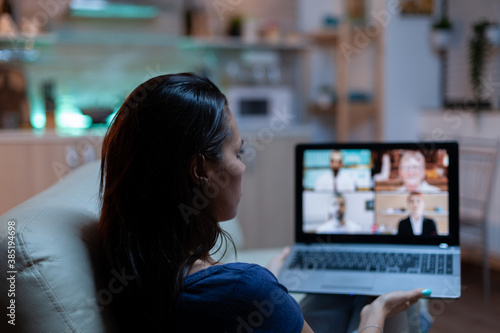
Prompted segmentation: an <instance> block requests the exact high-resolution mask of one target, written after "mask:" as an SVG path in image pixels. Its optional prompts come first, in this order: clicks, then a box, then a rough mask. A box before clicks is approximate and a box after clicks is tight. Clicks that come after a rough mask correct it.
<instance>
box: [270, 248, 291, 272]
mask: <svg viewBox="0 0 500 333" xmlns="http://www.w3.org/2000/svg"><path fill="white" fill-rule="evenodd" d="M289 254H290V247H289V246H287V247H285V248H284V249H283V250H281V252H280V254H278V255H277V256H276V257H274V258H273V259H272V260H271V261H270V262H269V263H268V264H267V266H266V268H267V269H268V270H270V271H271V272H272V273H273V274H274V275H276V276H278V273H279V271H280V269H281V267H282V266H283V262H284V261H285V259H286V257H288V255H289Z"/></svg>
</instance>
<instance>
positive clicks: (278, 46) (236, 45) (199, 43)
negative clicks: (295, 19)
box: [183, 37, 308, 51]
mask: <svg viewBox="0 0 500 333" xmlns="http://www.w3.org/2000/svg"><path fill="white" fill-rule="evenodd" d="M183 47H184V48H186V49H203V48H210V49H221V50H241V49H252V50H255V49H260V50H282V51H304V50H306V49H307V48H308V44H307V43H306V42H304V41H301V40H293V41H292V40H279V41H276V42H271V41H266V40H259V41H256V42H255V43H251V42H246V41H244V40H243V39H242V38H239V37H206V38H205V37H204V38H202V37H194V38H190V39H186V40H185V44H184V45H183Z"/></svg>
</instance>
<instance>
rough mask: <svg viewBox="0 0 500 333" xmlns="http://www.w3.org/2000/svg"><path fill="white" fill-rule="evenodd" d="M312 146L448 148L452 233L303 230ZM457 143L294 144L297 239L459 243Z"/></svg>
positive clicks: (418, 243) (335, 147)
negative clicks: (305, 181)
mask: <svg viewBox="0 0 500 333" xmlns="http://www.w3.org/2000/svg"><path fill="white" fill-rule="evenodd" d="M310 149H328V150H330V149H332V150H334V149H335V150H339V149H369V150H392V149H411V150H421V151H433V150H436V149H446V151H447V153H448V157H449V164H448V194H449V197H448V211H449V220H448V225H449V234H448V235H447V236H411V237H403V236H397V235H366V234H365V235H362V234H355V235H346V234H314V233H305V232H304V231H303V228H302V225H303V203H302V200H303V172H304V151H306V150H310ZM458 161H459V160H458V143H457V142H384V143H315V144H312V143H308V144H298V145H297V146H296V147H295V240H296V242H298V243H305V244H311V243H369V244H411V245H440V244H447V245H449V246H458V245H459V184H458V172H459V168H458V163H459V162H458Z"/></svg>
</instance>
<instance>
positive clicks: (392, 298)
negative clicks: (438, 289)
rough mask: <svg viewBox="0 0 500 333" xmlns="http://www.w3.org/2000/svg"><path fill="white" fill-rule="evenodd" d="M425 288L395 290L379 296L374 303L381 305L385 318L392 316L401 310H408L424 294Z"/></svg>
mask: <svg viewBox="0 0 500 333" xmlns="http://www.w3.org/2000/svg"><path fill="white" fill-rule="evenodd" d="M422 290H423V289H414V290H411V291H393V292H391V293H387V294H384V295H382V296H379V297H377V298H376V299H375V300H374V301H373V302H372V305H374V306H378V307H381V308H382V309H383V312H384V313H385V318H390V317H392V316H394V315H396V314H398V313H399V312H401V311H406V310H408V308H409V307H410V305H412V304H415V303H416V302H417V301H418V299H419V298H421V297H422V296H423V294H422Z"/></svg>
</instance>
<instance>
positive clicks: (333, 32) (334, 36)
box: [307, 29, 340, 44]
mask: <svg viewBox="0 0 500 333" xmlns="http://www.w3.org/2000/svg"><path fill="white" fill-rule="evenodd" d="M307 37H308V38H309V39H311V40H313V41H314V42H315V43H317V44H333V43H337V42H338V41H339V40H340V33H339V31H338V30H337V29H328V30H320V31H316V32H313V33H310V34H307Z"/></svg>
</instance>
